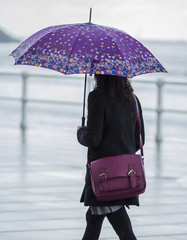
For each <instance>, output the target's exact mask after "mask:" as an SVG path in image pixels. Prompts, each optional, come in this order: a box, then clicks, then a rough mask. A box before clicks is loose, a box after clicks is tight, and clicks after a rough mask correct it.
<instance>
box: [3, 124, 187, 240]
mask: <svg viewBox="0 0 187 240" xmlns="http://www.w3.org/2000/svg"><path fill="white" fill-rule="evenodd" d="M77 121H78V120H77V119H76V120H75V121H74V122H72V123H71V124H69V125H68V124H65V125H64V127H55V126H54V127H52V126H50V127H47V126H46V125H45V126H42V125H41V126H32V125H30V126H29V127H28V129H26V131H25V133H23V132H21V130H20V129H19V128H17V127H10V126H8V127H7V126H4V127H3V126H1V127H0V132H1V134H0V196H1V197H0V239H1V240H41V239H45V240H69V239H71V240H80V239H81V237H82V235H83V232H84V228H85V219H84V215H85V212H86V208H85V207H84V206H83V205H82V204H81V203H79V198H80V194H81V191H82V188H83V184H84V173H85V163H86V160H85V159H86V148H84V147H82V146H80V145H79V144H78V143H77V140H76V135H75V132H76V126H77V125H78V122H77ZM185 146H186V145H185V144H181V143H180V142H179V143H175V142H170V143H168V142H167V143H163V146H162V169H161V178H156V177H155V166H156V164H155V159H154V151H155V150H154V143H153V142H152V141H149V139H148V140H147V144H146V146H145V154H146V173H147V190H146V193H145V194H143V195H142V196H141V197H140V201H141V207H131V208H130V210H127V211H128V213H129V215H130V218H131V221H132V225H133V228H134V232H135V234H136V236H137V239H140V240H141V239H142V240H143V239H144V240H172V239H173V240H186V239H187V205H186V198H187V177H186V169H187V161H186V159H185V155H184V153H185V151H186V150H185V149H186V147H185ZM176 149H177V151H176ZM179 153H180V154H179ZM179 156H180V157H179ZM100 239H102V240H104V239H105V240H114V239H118V238H117V236H116V234H115V233H114V231H113V229H112V227H111V226H110V224H109V223H108V221H107V219H106V220H105V221H104V224H103V229H102V232H101V236H100Z"/></svg>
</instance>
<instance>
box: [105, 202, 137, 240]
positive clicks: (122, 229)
mask: <svg viewBox="0 0 187 240" xmlns="http://www.w3.org/2000/svg"><path fill="white" fill-rule="evenodd" d="M106 216H107V218H108V220H109V222H110V223H111V225H112V227H113V228H114V230H115V232H116V233H117V235H118V236H119V239H120V240H137V239H136V237H135V235H134V233H133V230H132V225H131V222H130V219H129V216H128V214H127V212H126V209H125V208H124V207H122V208H120V209H119V210H117V211H116V212H113V213H110V214H107V215H106Z"/></svg>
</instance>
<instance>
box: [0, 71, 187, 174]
mask: <svg viewBox="0 0 187 240" xmlns="http://www.w3.org/2000/svg"><path fill="white" fill-rule="evenodd" d="M0 76H13V77H14V76H21V79H22V96H21V98H15V97H2V96H0V100H7V101H21V103H22V106H21V109H22V110H21V124H20V127H21V129H22V130H24V129H25V128H26V104H27V103H28V102H35V103H46V104H62V105H75V106H82V103H78V102H72V101H71V102H68V101H55V100H41V99H40V100H39V99H31V98H27V91H28V89H27V80H28V78H29V77H39V78H53V79H54V78H57V79H62V78H65V79H67V78H68V76H65V75H61V76H58V75H55V74H54V75H48V74H33V73H32V74H29V73H27V72H21V73H11V72H0ZM73 78H74V79H75V78H77V79H80V78H81V77H73ZM71 79H72V76H71ZM132 82H134V83H136V82H137V83H142V84H154V85H155V84H156V86H157V106H156V108H143V110H144V111H152V112H156V116H157V117H156V136H155V142H156V153H157V156H156V159H157V172H160V168H161V162H160V159H161V142H162V134H161V126H162V119H161V116H162V114H163V112H167V113H177V114H187V110H178V109H164V108H163V100H162V97H163V86H164V85H166V84H167V85H180V86H187V82H173V81H164V80H163V79H157V80H156V81H153V80H152V81H145V80H141V79H138V80H132ZM90 90H91V81H90V78H88V85H87V94H88V92H89V91H90ZM157 175H158V174H157Z"/></svg>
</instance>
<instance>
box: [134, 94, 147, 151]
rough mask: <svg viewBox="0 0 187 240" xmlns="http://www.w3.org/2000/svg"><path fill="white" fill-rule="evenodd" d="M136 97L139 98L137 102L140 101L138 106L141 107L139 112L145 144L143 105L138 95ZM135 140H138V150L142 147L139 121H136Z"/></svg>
mask: <svg viewBox="0 0 187 240" xmlns="http://www.w3.org/2000/svg"><path fill="white" fill-rule="evenodd" d="M136 99H137V102H138V108H139V112H140V120H141V135H142V141H143V144H145V129H144V120H143V114H142V107H141V104H140V101H139V99H138V98H137V97H136ZM135 141H136V151H138V150H139V149H140V138H139V127H138V123H136V128H135Z"/></svg>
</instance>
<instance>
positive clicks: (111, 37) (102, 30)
mask: <svg viewBox="0 0 187 240" xmlns="http://www.w3.org/2000/svg"><path fill="white" fill-rule="evenodd" d="M96 27H98V28H99V29H100V30H101V31H103V32H104V33H105V34H106V35H107V36H108V37H110V38H111V39H112V40H113V42H115V44H116V46H117V47H118V49H119V51H120V53H121V56H122V57H123V60H124V62H125V59H124V56H123V53H122V52H121V48H120V47H119V45H118V44H117V42H116V41H115V40H114V39H113V38H112V37H111V36H110V35H109V34H108V33H107V32H106V31H105V29H102V28H100V26H99V25H96ZM126 34H127V33H126ZM127 35H128V34H127ZM128 36H129V35H128ZM126 66H127V68H128V69H129V67H128V65H127V64H126Z"/></svg>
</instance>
